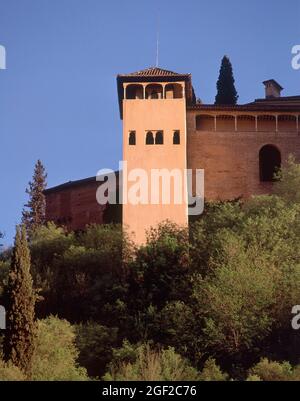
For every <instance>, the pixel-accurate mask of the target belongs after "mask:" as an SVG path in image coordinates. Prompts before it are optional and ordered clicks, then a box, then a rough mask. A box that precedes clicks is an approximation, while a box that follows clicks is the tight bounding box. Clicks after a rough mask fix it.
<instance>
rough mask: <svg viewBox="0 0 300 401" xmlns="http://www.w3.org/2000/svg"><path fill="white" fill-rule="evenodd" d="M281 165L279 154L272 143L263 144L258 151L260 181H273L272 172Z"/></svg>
mask: <svg viewBox="0 0 300 401" xmlns="http://www.w3.org/2000/svg"><path fill="white" fill-rule="evenodd" d="M280 167H281V154H280V151H279V149H278V148H277V147H276V146H274V145H265V146H263V147H262V148H261V149H260V151H259V174H260V181H262V182H271V181H274V174H275V173H276V172H277V171H278V169H279V168H280Z"/></svg>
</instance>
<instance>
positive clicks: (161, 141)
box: [155, 131, 164, 145]
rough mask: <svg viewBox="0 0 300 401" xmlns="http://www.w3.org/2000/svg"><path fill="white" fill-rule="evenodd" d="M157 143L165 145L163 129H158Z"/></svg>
mask: <svg viewBox="0 0 300 401" xmlns="http://www.w3.org/2000/svg"><path fill="white" fill-rule="evenodd" d="M155 144H156V145H163V144H164V133H163V131H157V133H156V135H155Z"/></svg>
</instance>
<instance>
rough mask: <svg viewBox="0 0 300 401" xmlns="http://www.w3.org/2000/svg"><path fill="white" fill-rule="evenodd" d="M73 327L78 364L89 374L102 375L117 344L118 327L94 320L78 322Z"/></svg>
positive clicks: (92, 375)
mask: <svg viewBox="0 0 300 401" xmlns="http://www.w3.org/2000/svg"><path fill="white" fill-rule="evenodd" d="M75 329H76V346H77V348H78V351H79V358H78V362H79V364H80V365H81V366H84V367H85V368H86V369H87V371H88V374H89V376H91V377H102V376H103V375H104V373H105V369H106V365H107V364H108V363H109V362H110V361H111V359H112V350H113V348H114V347H116V346H117V339H118V336H117V334H118V329H117V328H109V327H106V326H102V325H101V324H98V323H95V322H87V323H84V324H83V323H81V324H78V325H76V326H75Z"/></svg>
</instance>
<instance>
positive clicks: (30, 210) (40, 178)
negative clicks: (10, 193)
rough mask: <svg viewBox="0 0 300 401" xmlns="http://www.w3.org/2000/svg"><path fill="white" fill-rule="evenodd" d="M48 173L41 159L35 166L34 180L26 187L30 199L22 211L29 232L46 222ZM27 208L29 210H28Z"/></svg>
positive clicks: (23, 220) (23, 221)
mask: <svg viewBox="0 0 300 401" xmlns="http://www.w3.org/2000/svg"><path fill="white" fill-rule="evenodd" d="M46 179H47V174H46V172H45V168H44V166H43V164H42V162H41V161H40V160H38V161H37V163H36V164H35V167H34V173H33V178H32V181H31V182H29V186H28V188H27V189H26V193H27V194H28V195H29V201H28V203H27V204H26V205H24V206H25V209H23V212H22V216H23V217H22V223H23V224H25V226H26V229H27V232H28V234H29V235H30V233H31V232H32V231H34V230H35V228H37V227H39V226H41V225H43V224H44V223H45V211H46V199H45V195H44V190H45V189H46V186H47V182H46ZM26 209H27V210H26Z"/></svg>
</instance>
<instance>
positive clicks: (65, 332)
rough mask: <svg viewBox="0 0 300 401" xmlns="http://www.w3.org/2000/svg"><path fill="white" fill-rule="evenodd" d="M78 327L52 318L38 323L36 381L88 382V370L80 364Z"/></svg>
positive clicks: (33, 378) (34, 362)
mask: <svg viewBox="0 0 300 401" xmlns="http://www.w3.org/2000/svg"><path fill="white" fill-rule="evenodd" d="M78 356H79V352H78V350H77V348H76V344H75V328H74V327H73V326H71V325H70V323H69V322H67V321H66V320H61V319H58V318H57V317H54V316H49V317H47V319H44V320H39V321H38V331H37V341H36V349H35V352H34V355H33V361H32V362H33V363H32V380H37V381H40V380H47V381H57V380H68V381H71V380H72V381H82V380H88V377H87V374H86V370H85V369H84V368H82V367H80V366H79V365H78V362H77V361H78Z"/></svg>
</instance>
